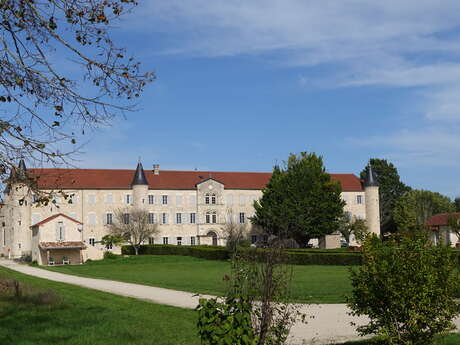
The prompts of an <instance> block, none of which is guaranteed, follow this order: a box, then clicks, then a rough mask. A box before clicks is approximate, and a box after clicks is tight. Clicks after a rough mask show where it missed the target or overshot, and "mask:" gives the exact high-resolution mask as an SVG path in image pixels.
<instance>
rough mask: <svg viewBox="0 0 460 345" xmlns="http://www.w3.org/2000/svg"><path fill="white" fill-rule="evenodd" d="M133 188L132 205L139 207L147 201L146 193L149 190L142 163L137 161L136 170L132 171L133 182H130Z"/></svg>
mask: <svg viewBox="0 0 460 345" xmlns="http://www.w3.org/2000/svg"><path fill="white" fill-rule="evenodd" d="M131 188H132V190H133V206H134V207H137V208H141V207H143V206H144V204H146V203H147V194H148V192H149V183H148V182H147V178H146V177H145V173H144V168H143V167H142V163H141V162H139V163H137V168H136V172H135V173H134V177H133V182H132V183H131Z"/></svg>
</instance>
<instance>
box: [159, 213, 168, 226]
mask: <svg viewBox="0 0 460 345" xmlns="http://www.w3.org/2000/svg"><path fill="white" fill-rule="evenodd" d="M168 218H169V217H168V213H166V212H163V213H162V214H161V224H165V225H166V224H168V223H169V219H168Z"/></svg>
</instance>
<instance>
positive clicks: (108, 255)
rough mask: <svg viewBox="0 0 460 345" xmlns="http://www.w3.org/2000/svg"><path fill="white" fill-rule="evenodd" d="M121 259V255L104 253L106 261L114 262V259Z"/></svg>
mask: <svg viewBox="0 0 460 345" xmlns="http://www.w3.org/2000/svg"><path fill="white" fill-rule="evenodd" d="M131 248H132V247H131ZM119 257H120V256H119V255H116V254H114V253H112V252H109V251H106V252H104V259H109V260H113V259H117V258H119Z"/></svg>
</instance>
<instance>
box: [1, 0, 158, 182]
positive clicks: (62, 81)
mask: <svg viewBox="0 0 460 345" xmlns="http://www.w3.org/2000/svg"><path fill="white" fill-rule="evenodd" d="M135 5H136V1H135V0H49V1H48V0H46V1H45V0H36V1H25V0H5V1H1V2H0V14H1V18H2V22H1V31H0V40H1V42H2V44H1V48H0V66H1V67H0V74H1V75H2V78H1V79H0V102H1V103H2V104H3V106H2V108H3V110H4V113H3V116H2V117H1V119H0V154H1V161H0V174H1V175H3V176H2V177H3V178H5V177H6V176H7V174H8V171H9V170H13V171H14V170H15V169H16V168H17V161H18V160H19V158H25V159H26V160H29V161H34V162H35V163H36V164H34V165H38V164H39V163H42V162H46V163H47V164H49V163H54V164H59V163H66V162H68V159H69V157H72V154H73V153H75V152H76V151H77V150H78V149H79V147H77V146H76V144H77V141H78V140H79V137H80V136H81V135H84V134H85V130H87V129H93V128H97V127H99V126H101V125H106V124H108V123H110V121H111V120H112V119H113V117H114V116H116V115H118V114H124V113H125V112H126V111H130V110H133V109H134V105H135V104H134V103H133V101H134V99H136V98H137V97H138V96H139V95H140V93H141V92H142V91H143V89H144V87H145V85H146V84H147V83H148V82H151V81H152V80H153V79H154V75H153V73H142V72H141V70H140V65H139V62H136V61H135V60H134V59H133V58H132V57H131V56H130V55H129V54H128V53H127V52H126V51H125V50H124V49H121V48H119V47H117V46H116V45H115V43H114V42H113V41H112V39H111V37H110V29H111V28H112V27H113V24H115V23H116V21H117V19H118V18H119V17H120V16H121V15H123V14H124V13H126V12H129V11H130V10H131V9H132V8H133V7H134V6H135ZM59 59H61V60H62V61H65V63H59Z"/></svg>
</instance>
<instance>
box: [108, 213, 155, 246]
mask: <svg viewBox="0 0 460 345" xmlns="http://www.w3.org/2000/svg"><path fill="white" fill-rule="evenodd" d="M107 226H108V227H109V229H110V236H112V238H123V239H124V240H125V241H126V242H128V243H129V244H130V245H131V246H132V247H133V248H134V252H135V253H136V255H138V254H139V248H140V246H141V244H143V243H144V242H145V241H147V240H148V239H149V237H152V236H154V235H155V234H157V233H158V225H157V224H151V222H150V221H149V213H148V212H147V211H146V210H143V209H138V208H133V207H125V208H121V209H118V210H117V211H115V214H114V219H113V222H112V224H108V225H107Z"/></svg>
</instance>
